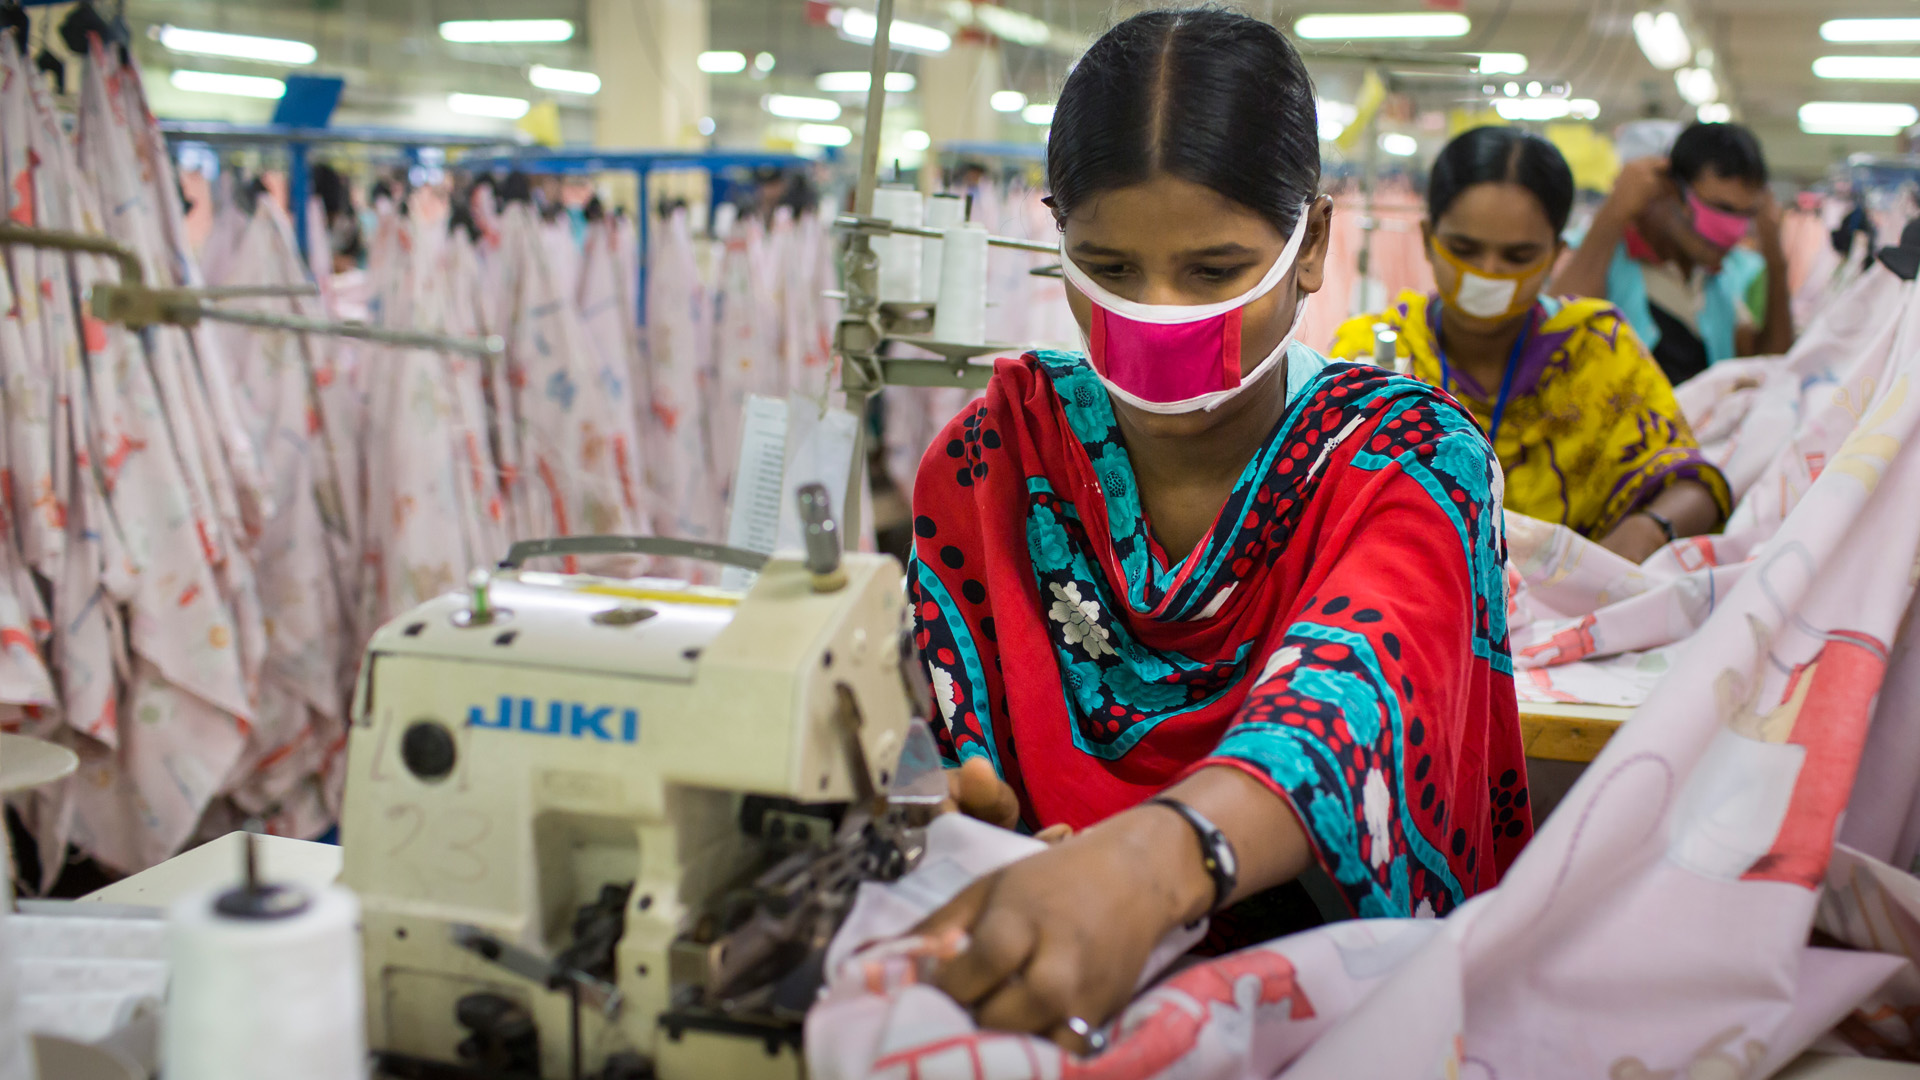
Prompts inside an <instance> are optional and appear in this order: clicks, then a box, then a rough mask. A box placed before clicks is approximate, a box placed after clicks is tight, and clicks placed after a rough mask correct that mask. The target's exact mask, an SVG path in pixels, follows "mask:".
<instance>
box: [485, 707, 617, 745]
mask: <svg viewBox="0 0 1920 1080" xmlns="http://www.w3.org/2000/svg"><path fill="white" fill-rule="evenodd" d="M535 704H536V703H535V701H534V700H533V699H532V698H524V697H523V698H516V697H504V696H503V697H501V699H500V704H499V705H498V706H496V707H495V712H494V714H493V715H492V716H488V715H487V713H486V711H485V710H484V709H482V708H481V707H480V706H478V705H474V706H470V707H469V708H468V709H467V724H468V726H470V727H477V728H496V729H499V730H502V731H505V730H508V729H512V728H518V729H519V730H521V731H526V732H531V733H533V734H535V735H561V736H565V737H567V738H570V739H598V740H600V741H601V742H623V743H631V742H639V741H640V710H638V709H620V710H617V711H618V712H619V722H618V725H617V730H616V724H615V718H614V713H615V712H616V710H615V709H614V707H613V706H611V705H601V706H598V707H594V706H589V705H582V704H581V703H579V702H577V701H572V702H568V701H549V702H547V707H546V709H545V713H546V715H544V716H540V717H538V718H536V713H535V710H534V705H535Z"/></svg>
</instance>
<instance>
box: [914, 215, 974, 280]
mask: <svg viewBox="0 0 1920 1080" xmlns="http://www.w3.org/2000/svg"><path fill="white" fill-rule="evenodd" d="M965 220H967V201H966V200H965V199H962V198H961V197H960V196H958V195H934V196H931V197H929V198H928V199H927V228H929V229H939V230H940V231H942V232H945V231H946V230H947V228H948V227H949V226H953V225H958V224H960V223H961V222H963V221H965ZM920 244H921V248H920V299H922V300H925V301H926V302H928V303H930V304H931V303H936V302H938V301H939V299H940V252H941V250H942V247H941V243H940V241H938V240H928V239H925V238H922V239H921V241H920Z"/></svg>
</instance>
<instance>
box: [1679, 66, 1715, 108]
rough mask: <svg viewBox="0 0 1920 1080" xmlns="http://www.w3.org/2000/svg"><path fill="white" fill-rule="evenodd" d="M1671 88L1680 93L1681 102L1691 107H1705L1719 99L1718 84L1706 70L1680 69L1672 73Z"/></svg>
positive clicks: (1694, 68) (1695, 68)
mask: <svg viewBox="0 0 1920 1080" xmlns="http://www.w3.org/2000/svg"><path fill="white" fill-rule="evenodd" d="M1673 86H1674V89H1676V90H1678V91H1680V98H1681V100H1683V101H1685V102H1686V103H1687V104H1689V105H1693V106H1700V105H1705V104H1707V103H1708V102H1710V101H1715V100H1718V99H1719V97H1720V84H1719V82H1718V81H1716V80H1715V79H1714V77H1713V72H1711V71H1708V70H1707V69H1706V68H1697V67H1686V68H1681V69H1680V70H1679V71H1676V72H1674V73H1673Z"/></svg>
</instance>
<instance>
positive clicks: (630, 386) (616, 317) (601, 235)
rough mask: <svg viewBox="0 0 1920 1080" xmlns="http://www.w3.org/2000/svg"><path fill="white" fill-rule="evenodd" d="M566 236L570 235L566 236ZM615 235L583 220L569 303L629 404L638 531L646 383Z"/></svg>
mask: <svg viewBox="0 0 1920 1080" xmlns="http://www.w3.org/2000/svg"><path fill="white" fill-rule="evenodd" d="M568 242H569V243H571V242H572V238H571V237H569V238H568ZM621 256H622V251H621V249H620V245H619V238H618V236H617V234H616V233H615V232H614V228H613V223H612V222H610V221H598V222H594V223H592V224H590V225H588V226H587V232H586V238H585V244H584V245H583V246H582V248H581V249H580V251H579V253H578V254H577V255H575V256H574V260H575V262H576V263H577V264H578V266H579V270H578V274H577V277H578V281H579V284H578V285H577V286H576V288H575V292H574V309H575V310H576V311H577V312H578V313H579V316H580V332H581V337H582V339H583V340H585V341H586V343H587V345H588V347H589V348H590V349H591V350H592V355H593V358H594V360H595V361H596V362H597V363H598V365H599V371H600V376H601V378H602V379H603V380H605V381H607V382H608V383H611V384H612V385H615V386H617V387H618V388H619V392H620V400H621V402H622V404H623V405H624V406H625V407H626V408H627V409H628V410H629V412H628V414H627V415H628V422H629V423H630V424H631V437H632V439H633V442H632V443H631V444H630V445H629V454H630V456H629V457H628V459H627V461H626V466H625V467H626V469H627V472H628V474H629V476H630V480H631V482H632V483H633V484H634V486H635V487H636V488H637V493H636V495H635V497H634V505H633V507H632V509H631V515H632V516H631V518H630V520H629V522H628V525H629V527H630V528H632V529H634V530H635V531H636V532H639V533H647V532H652V531H654V529H653V527H652V526H651V525H650V524H649V520H648V519H649V516H650V515H649V511H650V510H651V509H653V508H654V507H655V506H657V505H658V504H656V503H655V502H654V501H653V499H652V497H651V494H650V489H649V480H648V476H647V472H648V469H647V465H646V454H647V440H646V435H645V434H644V427H643V426H642V424H641V419H642V416H641V412H642V405H643V403H644V402H646V401H647V400H648V395H647V387H646V384H645V383H644V382H643V381H642V380H641V376H642V375H643V373H644V369H643V367H642V363H641V345H640V327H639V326H638V325H637V324H636V323H635V322H634V321H633V318H632V309H633V304H632V301H631V300H629V299H628V298H629V297H630V296H633V295H637V294H636V293H635V292H634V290H635V289H637V288H639V285H638V283H637V282H635V280H634V269H635V268H634V266H633V265H632V264H630V263H622V262H621V261H620V260H621Z"/></svg>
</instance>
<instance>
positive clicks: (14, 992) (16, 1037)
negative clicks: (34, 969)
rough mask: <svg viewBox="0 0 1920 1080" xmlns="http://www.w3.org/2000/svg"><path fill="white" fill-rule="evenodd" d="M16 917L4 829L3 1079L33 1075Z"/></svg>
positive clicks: (0, 911)
mask: <svg viewBox="0 0 1920 1080" xmlns="http://www.w3.org/2000/svg"><path fill="white" fill-rule="evenodd" d="M12 915H13V855H12V854H11V853H10V852H9V851H8V850H7V835H6V830H5V829H0V1076H9V1077H11V1076H21V1077H25V1076H31V1075H33V1058H32V1057H31V1055H30V1053H29V1051H28V1048H27V1029H26V1028H25V1027H24V1026H23V1024H22V1022H21V1016H20V971H19V967H18V965H17V964H16V963H15V962H14V958H13V954H14V948H13V935H12V933H11V932H10V928H9V927H8V926H7V923H8V921H9V920H10V919H11V918H12Z"/></svg>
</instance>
